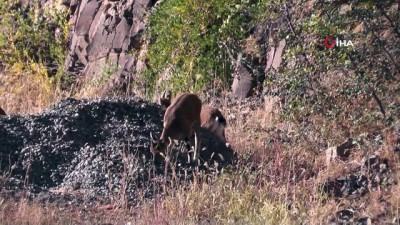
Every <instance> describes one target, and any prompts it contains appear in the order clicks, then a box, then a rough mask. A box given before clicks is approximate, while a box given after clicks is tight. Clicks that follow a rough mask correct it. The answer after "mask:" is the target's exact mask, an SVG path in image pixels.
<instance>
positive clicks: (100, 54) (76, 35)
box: [62, 0, 156, 92]
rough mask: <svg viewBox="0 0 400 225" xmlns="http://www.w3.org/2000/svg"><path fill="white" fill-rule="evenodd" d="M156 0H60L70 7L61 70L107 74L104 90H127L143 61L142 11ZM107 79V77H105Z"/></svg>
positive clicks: (72, 72) (88, 73)
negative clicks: (68, 33)
mask: <svg viewBox="0 0 400 225" xmlns="http://www.w3.org/2000/svg"><path fill="white" fill-rule="evenodd" d="M155 2H156V0H136V1H135V0H122V1H112V0H105V1H100V0H63V2H62V4H63V5H65V6H67V7H69V8H70V9H71V18H70V22H71V24H72V26H71V29H70V46H69V52H68V55H67V57H66V60H65V68H64V70H65V71H66V72H67V73H69V74H72V75H73V76H75V77H88V79H91V78H90V77H93V76H97V77H98V76H107V77H106V78H107V79H103V80H106V82H109V83H107V84H106V85H105V86H106V89H107V90H105V91H109V90H112V91H113V92H115V91H118V90H120V91H124V92H125V91H127V88H128V85H129V83H130V82H131V81H132V80H133V78H134V76H135V75H136V74H137V72H138V71H140V70H141V69H142V68H143V66H144V63H143V62H141V61H140V60H139V58H140V56H142V55H143V54H144V53H145V50H144V48H143V36H142V34H143V32H144V30H145V27H146V18H145V17H146V13H147V12H148V11H149V9H150V8H151V7H152V6H153V5H154V4H155ZM108 78H111V79H108Z"/></svg>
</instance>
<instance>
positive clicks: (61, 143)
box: [0, 99, 233, 199]
mask: <svg viewBox="0 0 400 225" xmlns="http://www.w3.org/2000/svg"><path fill="white" fill-rule="evenodd" d="M162 117H163V111H162V109H161V107H159V106H158V105H155V104H153V103H149V102H146V101H144V100H141V99H103V100H97V101H90V100H75V99H67V100H64V101H61V102H60V103H58V104H56V105H55V106H53V107H52V108H51V109H49V110H47V111H45V112H43V113H42V114H40V115H32V116H26V117H22V116H6V117H0V159H1V162H0V165H1V174H0V175H1V176H2V177H3V178H2V179H1V183H0V184H1V186H0V188H1V190H3V191H5V190H8V191H9V190H14V191H18V190H21V189H26V188H28V189H29V190H30V191H33V192H36V193H37V192H40V191H47V190H48V189H49V188H52V189H55V188H57V189H58V188H63V189H68V190H72V191H75V190H84V192H85V195H86V196H89V197H90V196H92V197H95V196H112V195H118V194H122V193H123V194H125V195H127V197H128V199H132V198H135V196H136V193H135V192H137V190H138V189H141V191H142V194H143V193H144V194H145V195H147V194H146V193H148V192H150V191H153V190H150V189H152V188H151V186H153V185H154V184H153V183H151V181H150V176H151V174H153V173H154V172H155V174H162V173H163V172H164V166H163V165H157V166H156V167H154V163H153V160H152V155H151V153H150V151H149V143H150V140H149V134H150V132H155V133H156V134H159V133H160V132H161V130H162ZM202 136H203V139H204V138H206V137H208V138H209V137H210V135H209V134H207V133H204V131H203V133H202ZM208 142H209V144H208V146H212V148H218V149H217V150H218V151H220V150H223V152H221V151H220V152H219V153H220V154H213V155H214V156H213V157H215V156H217V155H220V156H223V157H222V158H224V159H230V158H232V156H233V151H231V150H230V151H225V150H226V147H225V148H224V143H223V144H222V143H219V142H218V141H213V140H211V141H208ZM203 143H207V141H206V140H204V141H203ZM209 149H210V148H209ZM213 151H214V150H213ZM218 151H217V153H218ZM210 155H211V153H210V151H203V152H202V157H203V159H207V157H210ZM182 165H184V164H182ZM178 169H179V170H191V169H193V167H192V165H184V166H181V167H179V168H178ZM143 188H145V189H146V190H143Z"/></svg>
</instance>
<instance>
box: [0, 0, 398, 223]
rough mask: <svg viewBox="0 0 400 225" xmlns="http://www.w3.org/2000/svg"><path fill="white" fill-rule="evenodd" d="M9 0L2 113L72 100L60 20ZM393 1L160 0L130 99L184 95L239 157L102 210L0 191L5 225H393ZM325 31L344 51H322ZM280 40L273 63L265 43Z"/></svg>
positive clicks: (64, 25)
mask: <svg viewBox="0 0 400 225" xmlns="http://www.w3.org/2000/svg"><path fill="white" fill-rule="evenodd" d="M9 2H11V1H6V2H4V3H3V2H1V3H0V14H1V15H2V18H0V30H1V32H0V106H1V107H2V108H4V109H5V110H6V112H9V113H16V114H29V113H37V112H40V111H42V110H44V109H46V108H47V107H49V106H50V105H52V104H53V103H55V102H57V101H59V100H60V99H62V98H65V97H75V98H80V97H81V96H79V94H77V93H81V92H80V91H79V90H77V89H78V88H79V87H80V86H77V85H76V81H75V78H74V77H69V76H68V75H67V74H65V73H64V72H63V70H62V68H63V63H64V59H65V51H64V50H65V49H67V48H68V27H69V25H70V24H68V22H67V21H68V12H67V11H66V12H63V13H52V11H51V9H52V8H51V7H50V8H49V10H44V11H43V12H42V13H39V14H38V13H35V12H38V10H39V11H40V9H41V7H39V4H36V5H35V4H32V5H31V6H30V7H28V8H23V7H20V8H15V7H14V4H11V3H9ZM399 4H400V3H399V2H398V1H375V0H368V1H365V0H356V1H323V0H301V1H285V0H283V1H272V0H258V1H254V0H217V1H206V0H169V1H161V2H160V3H159V4H156V6H155V7H153V8H152V9H151V10H150V11H149V16H148V18H146V20H147V28H146V31H145V35H144V39H143V40H144V41H143V43H144V45H145V46H146V48H147V54H146V55H145V56H143V59H142V60H143V61H144V62H145V64H146V68H145V69H144V70H143V72H142V73H141V74H140V76H139V77H136V78H135V79H137V80H136V81H135V84H132V89H133V92H135V94H136V95H139V96H146V98H147V99H152V98H153V97H154V96H157V94H158V93H159V92H160V91H162V90H164V89H170V90H172V91H173V92H174V93H179V92H186V91H190V92H195V93H198V94H199V95H200V96H201V97H202V99H204V102H205V104H212V105H215V106H218V107H220V108H221V110H222V111H223V112H224V115H225V116H226V118H227V120H228V127H227V130H226V135H227V139H228V142H229V143H230V144H231V145H232V146H233V148H234V149H235V150H236V151H237V152H238V153H239V159H238V161H237V163H236V164H235V165H231V166H228V167H225V168H224V169H222V170H221V171H219V172H218V173H215V174H204V173H200V172H199V173H198V174H196V176H195V178H194V179H192V180H187V181H177V180H170V181H168V182H165V183H164V185H163V187H162V188H160V189H161V191H160V192H157V193H156V194H155V195H154V196H153V197H152V198H150V199H149V198H146V197H145V196H143V198H140V199H139V200H138V201H137V202H135V204H120V202H119V200H118V199H122V198H117V197H116V198H114V199H115V200H114V202H109V203H110V204H111V205H113V206H112V207H109V208H107V207H105V208H106V209H104V207H93V208H89V209H85V210H83V211H80V210H81V208H79V207H75V206H74V207H72V206H71V207H70V208H68V209H67V210H63V209H60V207H59V206H57V204H50V203H49V204H47V205H46V204H42V203H38V202H37V201H34V200H33V201H28V200H27V199H25V198H23V197H22V198H20V200H19V201H18V202H17V203H16V204H14V203H10V202H6V201H2V197H1V198H0V221H4V222H0V224H2V223H4V224H11V223H12V222H14V223H17V224H28V223H29V224H53V223H59V224H74V223H83V221H87V222H88V223H96V224H98V223H100V222H101V223H112V224H120V223H127V222H128V221H129V222H132V223H133V224H148V223H155V224H371V223H372V224H398V223H399V222H400V216H399V215H400V186H399V183H398V180H399V178H400V173H399V169H400V155H399V154H400V80H399V79H400V5H399ZM38 15H43V16H38ZM56 33H58V36H57V37H58V38H56V39H54V35H55V34H56ZM328 36H332V37H334V38H337V39H338V40H341V41H342V42H343V41H344V40H346V41H347V43H348V41H351V43H352V45H349V46H335V47H334V48H332V49H329V48H327V47H326V46H324V40H325V38H327V37H328ZM283 41H284V43H285V45H284V49H283V54H282V56H281V59H282V62H281V63H280V64H279V66H278V67H277V68H273V67H271V66H270V65H268V60H269V59H270V57H271V54H270V53H271V49H273V48H278V46H279V43H283ZM273 53H274V51H273ZM238 64H240V65H243V66H244V67H245V68H246V70H248V71H250V72H251V74H252V76H253V77H254V79H255V80H256V81H257V82H256V83H257V85H256V88H255V90H254V92H253V93H252V95H251V96H250V97H249V98H247V99H246V100H244V101H238V100H237V99H235V98H233V97H232V96H231V94H230V93H229V92H230V85H231V83H232V80H233V77H232V74H234V73H237V66H238ZM106 69H107V68H105V70H106ZM99 76H101V75H100V74H99ZM138 83H139V84H141V85H140V86H144V87H146V88H145V89H139V88H137V84H138ZM93 97H95V96H93ZM96 97H98V96H96ZM121 97H122V96H121ZM0 126H1V125H0ZM3 176H5V175H4V174H3ZM2 179H4V178H2ZM155 183H156V182H155ZM144 188H145V187H144ZM0 189H1V187H0ZM98 206H104V205H101V204H100V203H99V204H98ZM104 210H107V211H106V212H104ZM32 215H35V217H34V218H35V219H34V220H33V219H32V217H33V216H32ZM77 215H78V216H77Z"/></svg>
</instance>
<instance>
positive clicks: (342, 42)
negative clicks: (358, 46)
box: [324, 36, 354, 49]
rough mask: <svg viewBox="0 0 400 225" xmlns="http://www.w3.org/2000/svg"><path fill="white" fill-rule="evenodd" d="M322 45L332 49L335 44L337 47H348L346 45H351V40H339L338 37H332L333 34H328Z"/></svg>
mask: <svg viewBox="0 0 400 225" xmlns="http://www.w3.org/2000/svg"><path fill="white" fill-rule="evenodd" d="M324 45H325V47H327V48H329V49H332V48H333V47H335V46H337V47H348V46H352V47H354V45H353V42H351V41H350V40H340V39H339V38H334V37H333V36H328V37H326V38H325V39H324Z"/></svg>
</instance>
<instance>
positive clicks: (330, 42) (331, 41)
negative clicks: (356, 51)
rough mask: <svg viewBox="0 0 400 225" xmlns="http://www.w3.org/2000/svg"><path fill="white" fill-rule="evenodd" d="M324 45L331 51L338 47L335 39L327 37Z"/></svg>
mask: <svg viewBox="0 0 400 225" xmlns="http://www.w3.org/2000/svg"><path fill="white" fill-rule="evenodd" d="M324 45H325V47H327V48H329V49H331V48H333V47H335V45H336V40H335V38H334V37H332V36H328V37H326V38H325V40H324Z"/></svg>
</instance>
